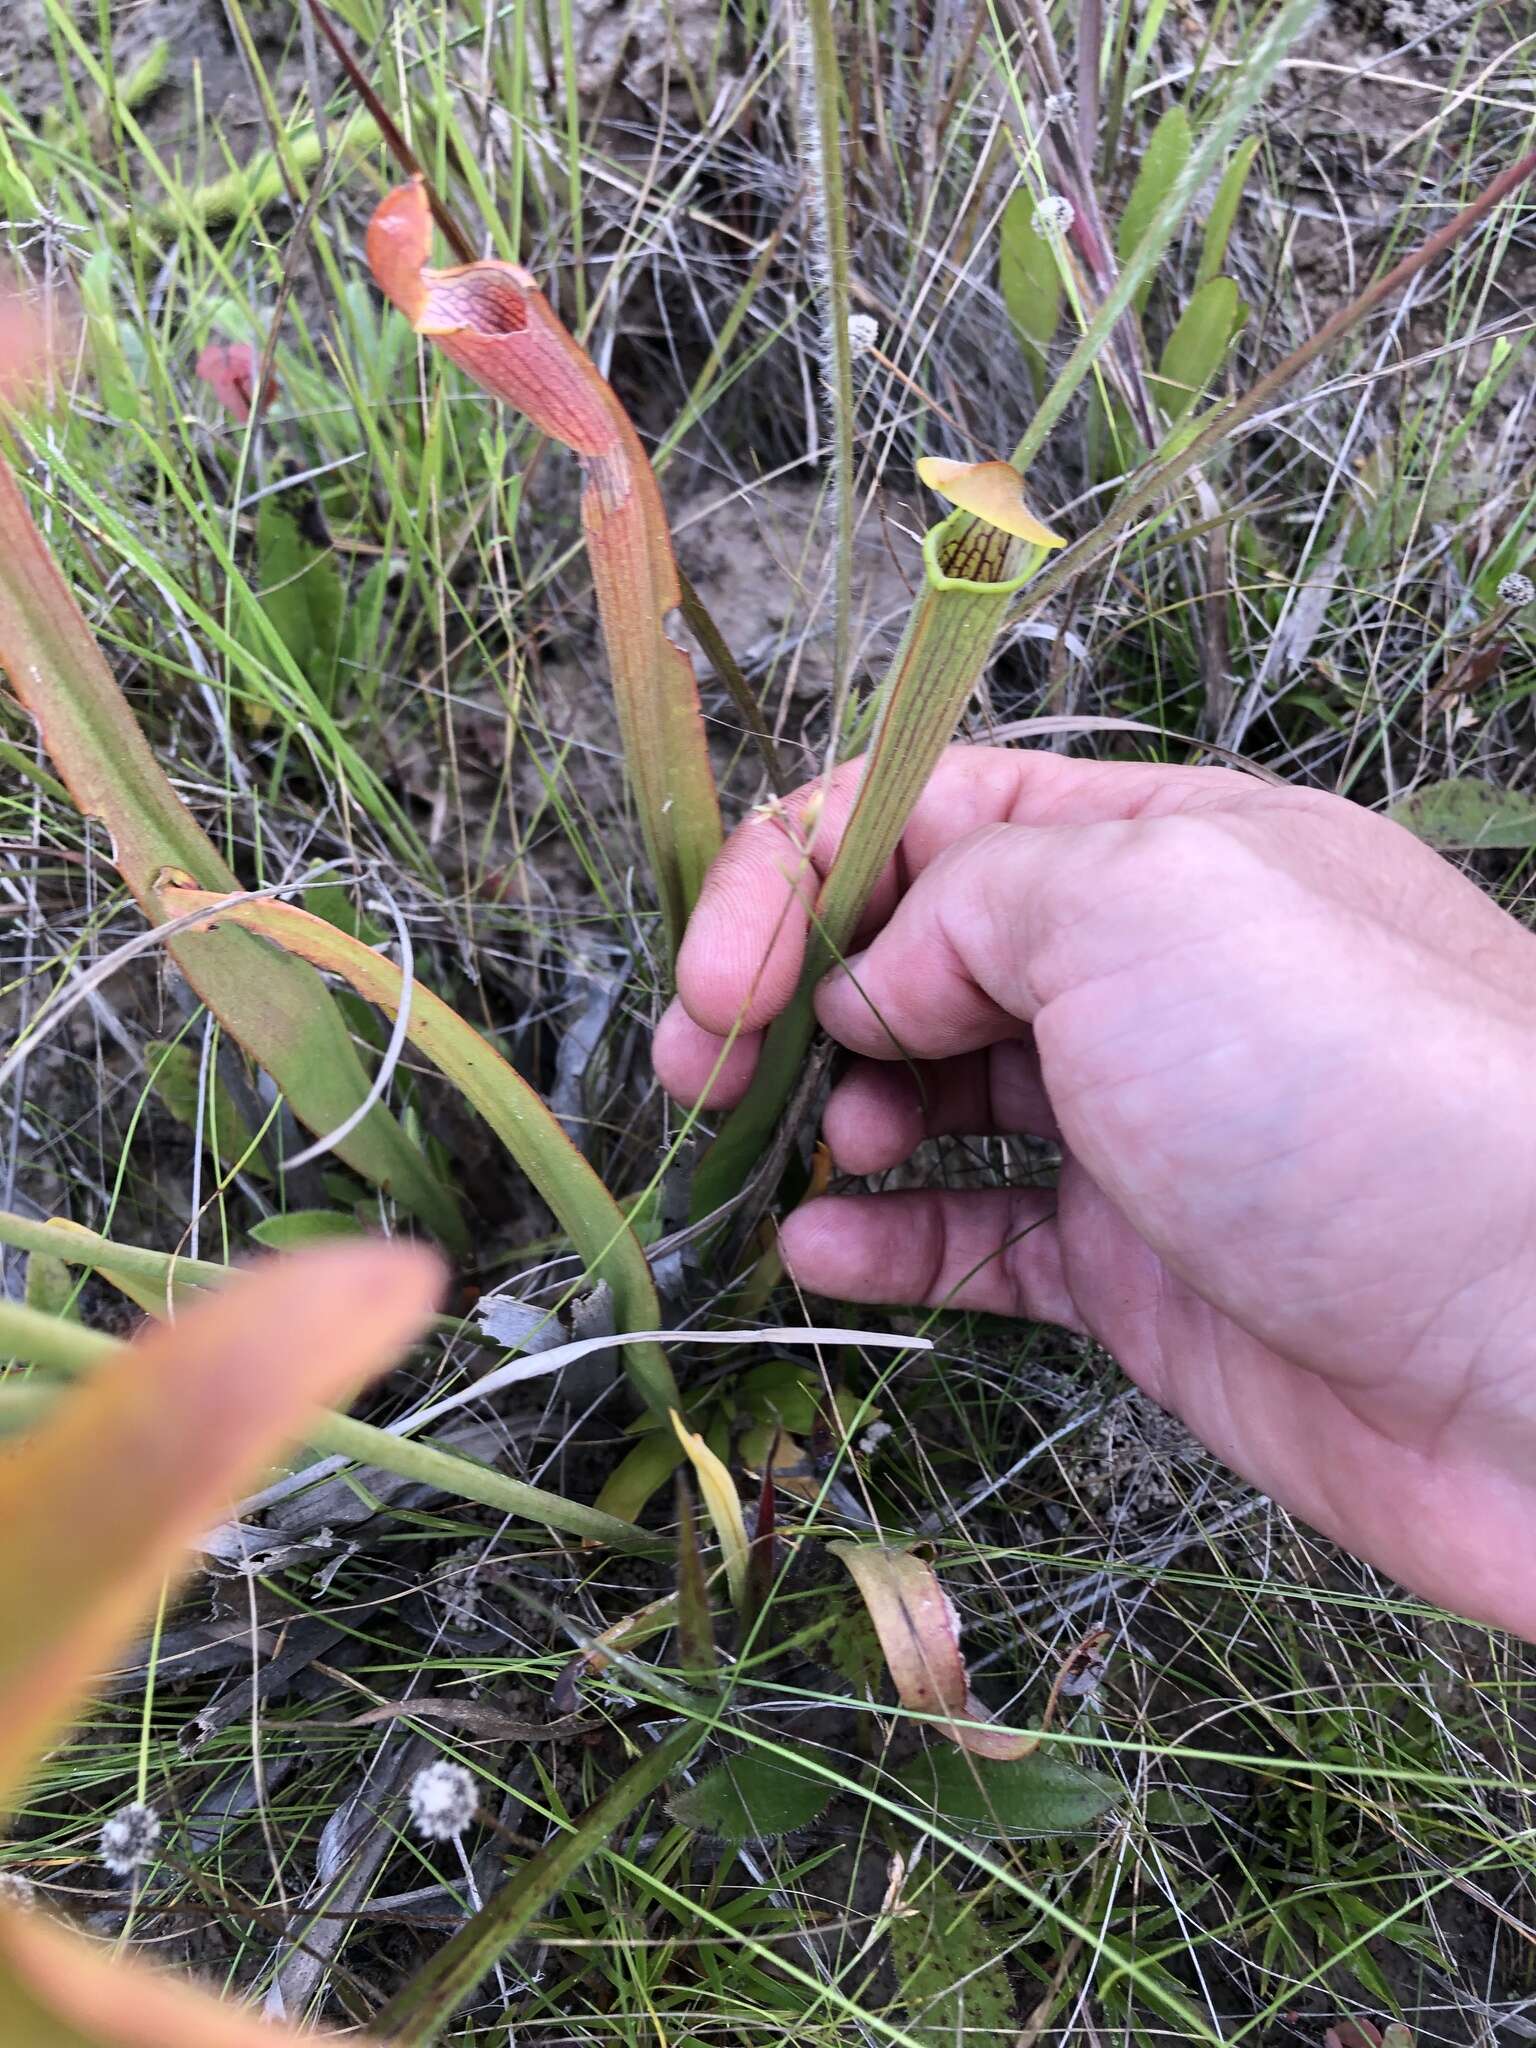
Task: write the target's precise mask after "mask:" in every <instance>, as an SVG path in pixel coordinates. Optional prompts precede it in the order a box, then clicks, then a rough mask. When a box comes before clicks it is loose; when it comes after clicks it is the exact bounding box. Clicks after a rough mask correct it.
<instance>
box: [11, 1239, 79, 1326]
mask: <svg viewBox="0 0 1536 2048" xmlns="http://www.w3.org/2000/svg"><path fill="white" fill-rule="evenodd" d="M77 1285H78V1282H77V1281H76V1279H75V1276H74V1274H73V1273H71V1271H70V1270H69V1268H68V1266H66V1265H65V1263H64V1261H63V1260H62V1259H58V1258H55V1257H54V1255H53V1253H52V1252H29V1253H28V1254H27V1277H26V1280H25V1282H24V1283H23V1287H22V1297H21V1298H22V1301H23V1302H24V1303H25V1305H26V1306H27V1307H28V1308H30V1309H36V1311H37V1313H38V1314H39V1315H42V1316H65V1317H68V1318H69V1319H70V1320H71V1321H73V1320H75V1319H76V1318H77V1316H78V1314H79V1310H78V1308H77V1307H76V1305H75V1290H76V1287H77Z"/></svg>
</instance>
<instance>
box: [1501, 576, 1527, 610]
mask: <svg viewBox="0 0 1536 2048" xmlns="http://www.w3.org/2000/svg"><path fill="white" fill-rule="evenodd" d="M1533 600H1536V583H1533V582H1532V581H1531V579H1530V577H1529V576H1522V575H1521V573H1520V571H1519V570H1518V569H1512V570H1511V571H1510V573H1509V574H1508V575H1507V576H1501V577H1500V579H1499V603H1500V604H1507V605H1512V606H1513V607H1514V609H1515V610H1516V611H1519V610H1520V608H1521V607H1522V606H1523V605H1528V604H1530V603H1531V602H1532V601H1533Z"/></svg>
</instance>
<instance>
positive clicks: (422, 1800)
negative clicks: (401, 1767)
mask: <svg viewBox="0 0 1536 2048" xmlns="http://www.w3.org/2000/svg"><path fill="white" fill-rule="evenodd" d="M406 1796H407V1798H408V1799H409V1802H410V1808H411V1819H412V1820H413V1821H414V1823H415V1825H416V1832H417V1833H418V1834H419V1835H425V1836H426V1838H427V1840H428V1841H429V1842H452V1841H454V1840H455V1839H456V1838H457V1837H458V1836H459V1835H462V1834H463V1832H464V1830H465V1829H466V1828H467V1827H468V1826H469V1824H470V1822H471V1821H472V1820H473V1819H474V1817H475V1808H476V1807H477V1806H478V1805H479V1803H480V1801H479V1797H478V1794H477V1793H476V1790H475V1781H474V1779H473V1777H472V1776H471V1775H470V1773H469V1772H468V1771H466V1770H465V1768H464V1766H463V1765H462V1764H450V1763H444V1762H443V1760H442V1759H441V1758H439V1759H438V1761H437V1762H436V1763H434V1764H427V1765H426V1766H425V1768H424V1769H422V1770H419V1771H418V1772H417V1773H416V1775H415V1777H414V1778H412V1780H411V1789H410V1791H409V1793H408V1794H407V1795H406Z"/></svg>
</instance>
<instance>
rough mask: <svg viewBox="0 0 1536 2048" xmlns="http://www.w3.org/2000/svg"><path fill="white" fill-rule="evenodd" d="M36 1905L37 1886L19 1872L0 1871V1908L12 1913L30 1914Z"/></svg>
mask: <svg viewBox="0 0 1536 2048" xmlns="http://www.w3.org/2000/svg"><path fill="white" fill-rule="evenodd" d="M36 1905H37V1886H36V1885H35V1884H34V1883H33V1882H32V1880H31V1878H30V1877H23V1876H22V1874H21V1872H20V1871H19V1870H0V1906H9V1907H10V1908H11V1910H12V1912H13V1913H30V1912H32V1911H33V1909H34V1908H35V1907H36Z"/></svg>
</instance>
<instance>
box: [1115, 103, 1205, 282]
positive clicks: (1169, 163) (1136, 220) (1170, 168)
mask: <svg viewBox="0 0 1536 2048" xmlns="http://www.w3.org/2000/svg"><path fill="white" fill-rule="evenodd" d="M1190 140H1191V138H1190V132H1189V116H1188V115H1187V114H1186V113H1185V111H1184V109H1183V108H1182V107H1170V108H1169V109H1168V111H1167V113H1166V114H1164V116H1163V118H1162V119H1161V120H1160V121H1159V122H1158V124H1157V126H1156V127H1155V128H1154V129H1153V130H1152V133H1151V136H1150V137H1149V138H1148V141H1147V146H1146V149H1145V150H1144V151H1143V152H1142V158H1141V168H1140V169H1139V170H1138V171H1137V173H1136V182H1135V184H1134V185H1132V187H1131V196H1130V198H1129V199H1127V200H1126V202H1125V211H1124V213H1122V214H1121V216H1120V227H1119V231H1118V233H1117V234H1116V236H1115V253H1116V255H1117V256H1118V257H1119V258H1120V261H1121V262H1122V263H1128V262H1129V261H1130V259H1131V258H1132V257H1133V256H1134V255H1135V253H1136V250H1137V248H1138V247H1139V246H1140V243H1141V240H1142V237H1143V236H1144V235H1145V234H1146V232H1147V230H1148V228H1150V227H1151V225H1152V222H1153V220H1154V218H1155V217H1156V214H1157V211H1158V208H1159V207H1160V206H1161V205H1162V203H1163V201H1164V200H1165V199H1166V198H1167V197H1168V194H1169V193H1170V192H1171V191H1172V190H1173V187H1174V185H1175V183H1176V182H1177V179H1178V176H1179V173H1180V172H1181V171H1182V170H1183V168H1184V166H1185V165H1186V164H1187V163H1188V162H1189V152H1190ZM1151 289H1152V281H1151V279H1150V278H1149V279H1148V280H1147V282H1146V284H1144V285H1143V286H1142V288H1141V291H1140V292H1139V293H1138V294H1137V304H1138V305H1144V304H1145V303H1146V296H1147V293H1148V292H1149V291H1150V290H1151Z"/></svg>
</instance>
